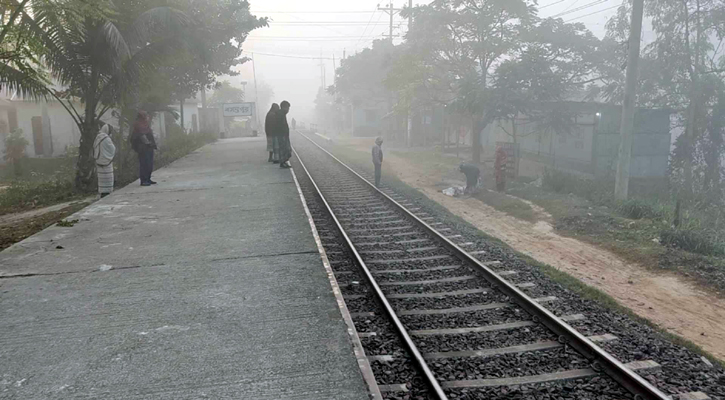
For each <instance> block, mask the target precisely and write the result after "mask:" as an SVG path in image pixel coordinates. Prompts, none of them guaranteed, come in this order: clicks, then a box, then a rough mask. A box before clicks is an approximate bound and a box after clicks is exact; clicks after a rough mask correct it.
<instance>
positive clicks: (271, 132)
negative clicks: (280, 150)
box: [264, 103, 280, 163]
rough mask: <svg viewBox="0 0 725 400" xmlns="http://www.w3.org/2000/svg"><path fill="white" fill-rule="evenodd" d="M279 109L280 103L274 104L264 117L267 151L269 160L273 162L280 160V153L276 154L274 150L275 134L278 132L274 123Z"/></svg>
mask: <svg viewBox="0 0 725 400" xmlns="http://www.w3.org/2000/svg"><path fill="white" fill-rule="evenodd" d="M279 110H280V108H279V104H277V103H274V104H272V108H271V109H270V110H269V112H268V113H267V117H266V118H265V119H264V133H265V134H266V135H267V152H269V159H268V160H267V161H268V162H271V163H278V162H279V154H276V153H275V151H274V148H275V146H274V141H275V137H276V136H275V135H276V134H277V130H276V129H275V126H274V123H275V118H277V113H278V112H279Z"/></svg>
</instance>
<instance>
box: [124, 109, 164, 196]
mask: <svg viewBox="0 0 725 400" xmlns="http://www.w3.org/2000/svg"><path fill="white" fill-rule="evenodd" d="M131 146H132V147H133V149H134V150H135V151H136V153H138V164H139V173H138V175H139V178H140V180H141V186H151V185H155V184H156V182H154V181H152V180H151V173H152V172H153V171H154V150H158V146H156V139H155V138H154V133H153V131H152V130H151V124H150V121H149V116H148V114H147V113H146V111H139V113H138V115H137V116H136V122H134V124H133V132H132V133H131Z"/></svg>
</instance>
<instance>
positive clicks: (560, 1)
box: [539, 0, 566, 10]
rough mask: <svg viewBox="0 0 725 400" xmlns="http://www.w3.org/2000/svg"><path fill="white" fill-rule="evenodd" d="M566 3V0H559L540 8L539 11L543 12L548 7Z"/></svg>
mask: <svg viewBox="0 0 725 400" xmlns="http://www.w3.org/2000/svg"><path fill="white" fill-rule="evenodd" d="M565 1H566V0H557V1H555V2H553V3H549V4H544V5H543V6H541V7H539V10H543V9H544V8H548V7H551V6H553V5H556V4H559V3H563V2H565Z"/></svg>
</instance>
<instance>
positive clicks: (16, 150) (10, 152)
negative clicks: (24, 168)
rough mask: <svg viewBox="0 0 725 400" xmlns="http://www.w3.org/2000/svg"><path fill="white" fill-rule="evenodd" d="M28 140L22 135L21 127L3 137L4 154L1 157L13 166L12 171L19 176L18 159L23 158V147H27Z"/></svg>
mask: <svg viewBox="0 0 725 400" xmlns="http://www.w3.org/2000/svg"><path fill="white" fill-rule="evenodd" d="M28 144H30V143H28V140H27V139H25V136H23V130H22V129H15V130H14V131H12V132H11V133H10V134H9V135H8V136H7V137H6V138H5V154H4V155H3V159H4V160H5V161H7V162H8V163H9V164H11V165H12V166H13V172H14V174H15V175H16V176H20V174H21V173H22V172H21V168H20V160H22V159H23V158H25V148H26V147H28Z"/></svg>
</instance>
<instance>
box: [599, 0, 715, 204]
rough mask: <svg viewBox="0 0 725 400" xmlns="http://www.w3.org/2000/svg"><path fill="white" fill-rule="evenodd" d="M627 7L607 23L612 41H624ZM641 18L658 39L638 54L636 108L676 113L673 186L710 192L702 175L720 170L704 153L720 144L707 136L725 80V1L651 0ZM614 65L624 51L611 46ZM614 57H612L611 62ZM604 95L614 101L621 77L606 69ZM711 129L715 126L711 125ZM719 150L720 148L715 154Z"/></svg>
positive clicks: (685, 189)
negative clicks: (648, 22)
mask: <svg viewBox="0 0 725 400" xmlns="http://www.w3.org/2000/svg"><path fill="white" fill-rule="evenodd" d="M628 12H629V9H628V7H627V6H626V4H625V5H623V6H622V7H620V9H619V12H618V14H617V16H616V17H615V18H613V19H612V20H611V21H610V22H609V23H608V25H607V29H608V33H607V36H608V40H609V41H610V43H617V42H619V43H624V42H626V39H625V38H626V32H627V31H628V29H629V22H628V20H627V16H628ZM645 17H646V18H648V19H650V20H651V21H652V28H653V31H654V33H655V36H656V40H655V41H654V42H652V43H651V44H649V45H647V46H646V47H645V48H644V49H643V50H642V64H641V65H642V67H641V76H640V79H639V83H640V89H639V91H638V92H639V99H638V104H639V105H641V106H648V107H661V108H671V109H673V110H676V111H678V112H680V115H679V122H680V123H681V125H682V127H683V128H684V130H685V133H684V135H682V136H681V137H679V138H678V139H677V142H676V151H675V152H674V153H673V158H672V163H671V166H670V167H671V171H672V179H673V183H675V185H676V186H678V187H679V188H681V189H682V191H683V193H684V194H687V195H688V196H689V195H692V194H693V193H696V192H702V191H708V190H710V189H712V185H713V184H714V182H713V181H712V179H710V178H707V179H705V171H711V173H710V177H712V176H713V174H712V171H714V170H715V169H718V168H720V166H719V165H715V164H712V165H703V166H698V165H697V164H698V163H704V164H708V163H718V162H719V161H718V160H716V159H715V157H703V156H702V154H703V151H702V149H704V148H705V146H708V145H710V144H719V143H721V141H719V140H714V141H713V140H712V139H713V138H712V137H709V136H708V135H707V134H706V133H707V132H708V131H709V127H712V126H713V122H712V121H711V119H712V117H713V113H712V112H711V110H712V109H713V107H716V106H717V104H718V103H719V99H720V94H719V91H722V90H723V89H722V86H723V85H722V82H723V78H725V46H723V42H724V41H725V3H723V2H722V1H719V0H652V1H648V2H646V3H645ZM610 50H612V51H611V54H612V55H613V57H612V58H613V59H614V61H613V64H615V65H616V64H619V65H622V63H623V61H624V58H623V53H624V51H623V49H622V48H621V46H620V47H618V46H616V45H612V46H610ZM615 57H616V58H615ZM608 72H610V74H609V76H608V80H609V82H608V85H606V86H605V87H604V93H606V94H607V95H608V98H609V99H610V100H614V101H617V99H618V98H619V97H620V94H621V92H622V87H623V79H622V76H621V75H622V74H621V72H620V73H617V72H615V71H614V68H611V67H609V68H608ZM714 125H717V123H715V124H714ZM718 151H720V150H718Z"/></svg>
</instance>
